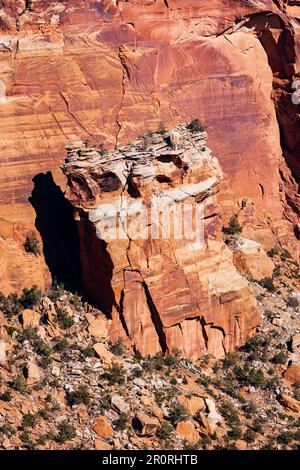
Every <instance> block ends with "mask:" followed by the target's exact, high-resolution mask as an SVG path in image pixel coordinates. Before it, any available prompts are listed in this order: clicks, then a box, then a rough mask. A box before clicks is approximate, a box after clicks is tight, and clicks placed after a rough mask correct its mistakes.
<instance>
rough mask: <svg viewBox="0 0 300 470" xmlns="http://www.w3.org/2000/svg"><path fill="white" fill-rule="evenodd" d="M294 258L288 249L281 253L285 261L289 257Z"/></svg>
mask: <svg viewBox="0 0 300 470" xmlns="http://www.w3.org/2000/svg"><path fill="white" fill-rule="evenodd" d="M291 258H292V255H291V253H290V252H289V251H288V250H284V251H283V252H282V253H281V259H282V260H283V261H285V260H287V259H291Z"/></svg>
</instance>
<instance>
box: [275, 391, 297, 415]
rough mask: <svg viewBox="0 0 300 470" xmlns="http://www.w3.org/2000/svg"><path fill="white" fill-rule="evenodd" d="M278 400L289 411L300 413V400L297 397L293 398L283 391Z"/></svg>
mask: <svg viewBox="0 0 300 470" xmlns="http://www.w3.org/2000/svg"><path fill="white" fill-rule="evenodd" d="M278 401H279V403H280V404H281V405H282V406H283V407H284V408H286V409H287V410H288V411H292V412H294V413H300V401H298V400H296V399H295V398H292V397H290V396H289V395H286V394H284V393H283V394H281V395H279V396H278Z"/></svg>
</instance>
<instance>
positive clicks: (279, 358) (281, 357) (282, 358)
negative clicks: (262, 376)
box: [272, 351, 288, 365]
mask: <svg viewBox="0 0 300 470" xmlns="http://www.w3.org/2000/svg"><path fill="white" fill-rule="evenodd" d="M287 360H288V357H287V355H286V353H285V352H284V351H280V352H279V353H278V354H275V356H274V357H273V358H272V362H273V363H274V364H282V365H285V364H286V363H287Z"/></svg>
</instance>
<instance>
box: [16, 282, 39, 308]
mask: <svg viewBox="0 0 300 470" xmlns="http://www.w3.org/2000/svg"><path fill="white" fill-rule="evenodd" d="M41 297H42V292H41V291H40V290H39V289H38V288H37V286H32V287H31V288H30V289H27V288H24V289H23V290H22V294H21V297H20V303H21V305H22V307H23V308H32V307H34V306H35V305H37V304H38V303H39V302H40V300H41Z"/></svg>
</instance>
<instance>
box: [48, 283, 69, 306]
mask: <svg viewBox="0 0 300 470" xmlns="http://www.w3.org/2000/svg"><path fill="white" fill-rule="evenodd" d="M64 293H65V286H64V284H56V283H55V282H54V283H53V284H52V289H51V292H49V293H48V297H49V299H50V300H52V302H56V301H57V300H58V299H59V298H60V297H61V296H62V295H64Z"/></svg>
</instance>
